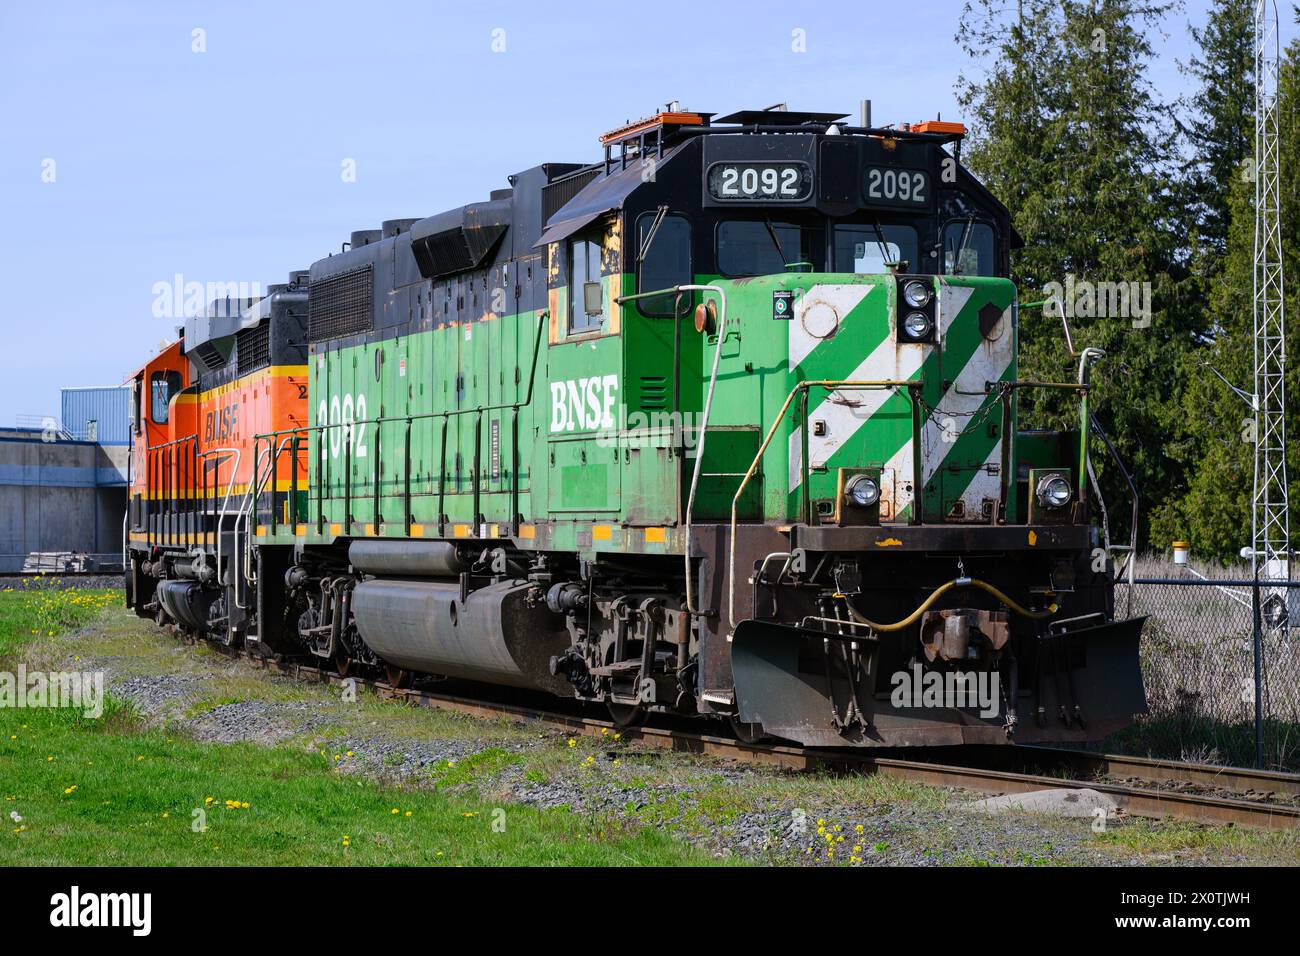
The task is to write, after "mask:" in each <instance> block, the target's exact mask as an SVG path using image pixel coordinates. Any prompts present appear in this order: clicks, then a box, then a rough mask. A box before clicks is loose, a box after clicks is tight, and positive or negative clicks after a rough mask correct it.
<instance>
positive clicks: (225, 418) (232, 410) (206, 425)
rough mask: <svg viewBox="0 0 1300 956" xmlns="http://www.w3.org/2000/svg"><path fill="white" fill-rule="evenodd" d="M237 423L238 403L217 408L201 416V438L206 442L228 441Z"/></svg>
mask: <svg viewBox="0 0 1300 956" xmlns="http://www.w3.org/2000/svg"><path fill="white" fill-rule="evenodd" d="M238 424H239V403H238V402H236V403H235V404H233V405H227V406H226V407H225V408H218V409H216V410H214V411H211V412H208V413H207V414H206V415H204V416H203V438H204V441H206V442H207V443H208V444H212V443H213V442H222V441H229V440H230V438H231V436H233V435H234V433H235V426H236V425H238Z"/></svg>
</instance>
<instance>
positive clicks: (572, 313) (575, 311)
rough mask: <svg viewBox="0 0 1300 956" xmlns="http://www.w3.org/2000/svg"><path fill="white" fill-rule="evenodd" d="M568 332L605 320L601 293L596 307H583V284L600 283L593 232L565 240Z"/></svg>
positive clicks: (596, 239) (596, 240) (597, 246)
mask: <svg viewBox="0 0 1300 956" xmlns="http://www.w3.org/2000/svg"><path fill="white" fill-rule="evenodd" d="M568 266H569V334H570V335H572V334H574V333H578V332H591V331H593V330H596V329H599V328H600V326H601V323H602V322H604V320H605V309H604V301H603V297H602V299H601V305H600V306H599V310H598V311H595V312H588V311H587V306H588V303H587V297H586V294H585V289H584V287H585V286H586V284H587V283H589V282H594V283H596V284H597V285H599V284H600V241H599V234H598V233H595V232H589V233H584V234H583V235H581V236H579V237H577V238H574V239H570V240H569V262H568Z"/></svg>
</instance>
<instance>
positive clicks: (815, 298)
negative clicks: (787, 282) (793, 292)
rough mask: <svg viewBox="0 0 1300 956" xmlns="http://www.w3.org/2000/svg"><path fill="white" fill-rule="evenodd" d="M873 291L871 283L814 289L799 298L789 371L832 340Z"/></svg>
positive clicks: (795, 312)
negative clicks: (845, 320)
mask: <svg viewBox="0 0 1300 956" xmlns="http://www.w3.org/2000/svg"><path fill="white" fill-rule="evenodd" d="M874 288H875V286H874V285H871V284H870V283H863V284H858V285H815V286H813V287H812V288H811V289H809V290H808V291H807V292H805V293H804V294H803V295H802V296H800V297H799V301H798V302H797V303H795V307H794V315H793V317H792V319H791V322H790V330H789V339H790V368H794V367H795V366H796V365H798V364H799V363H800V362H802V361H803V360H804V359H806V358H807V357H808V356H809V354H811V353H812V351H813V349H815V348H817V346H819V345H821V343H822V342H824V341H826V340H827V339H828V338H830V337H831V336H833V335H834V334H835V333H836V331H837V330H838V329H839V325H840V323H841V322H843V321H844V317H845V316H847V315H848V314H849V313H850V312H852V311H853V310H854V309H855V308H857V307H858V304H859V303H861V302H862V300H863V299H865V298H866V297H867V293H869V292H870V291H871V290H872V289H874Z"/></svg>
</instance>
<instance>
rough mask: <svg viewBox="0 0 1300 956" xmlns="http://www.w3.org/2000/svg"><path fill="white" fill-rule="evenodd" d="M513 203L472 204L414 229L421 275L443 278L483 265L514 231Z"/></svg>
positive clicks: (438, 216) (413, 241)
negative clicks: (512, 225)
mask: <svg viewBox="0 0 1300 956" xmlns="http://www.w3.org/2000/svg"><path fill="white" fill-rule="evenodd" d="M510 210H511V200H509V199H494V200H491V201H489V202H476V203H470V204H469V205H468V206H461V207H460V208H459V209H451V210H448V211H447V212H443V213H439V214H438V215H436V216H430V217H429V218H427V219H421V220H420V221H419V222H417V223H416V224H415V225H413V226H411V252H412V253H414V255H415V261H416V264H417V265H418V266H419V267H420V275H422V276H424V278H426V279H441V278H443V277H444V276H449V275H455V274H456V273H458V272H468V271H469V270H470V269H477V268H478V267H479V266H481V265H482V264H483V262H484V261H485V260H486V259H487V257H488V256H489V255H491V254H492V252H493V250H494V249H496V247H497V244H498V243H499V242H500V241H501V237H502V236H504V235H505V234H506V231H507V230H508V229H509V228H510Z"/></svg>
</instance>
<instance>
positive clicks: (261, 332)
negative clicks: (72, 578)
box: [126, 272, 307, 641]
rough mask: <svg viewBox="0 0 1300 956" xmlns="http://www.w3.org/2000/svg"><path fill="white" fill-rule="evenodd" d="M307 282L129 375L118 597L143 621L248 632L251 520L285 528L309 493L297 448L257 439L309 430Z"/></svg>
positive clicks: (235, 307)
mask: <svg viewBox="0 0 1300 956" xmlns="http://www.w3.org/2000/svg"><path fill="white" fill-rule="evenodd" d="M306 282H307V279H306V273H305V272H295V273H292V274H291V275H290V281H289V283H287V284H285V285H274V286H271V287H270V289H269V290H268V293H267V295H266V296H265V297H264V298H253V299H229V298H227V299H221V300H217V301H214V302H213V303H212V304H210V305H209V306H208V309H207V310H206V312H205V314H203V315H201V316H196V317H194V318H191V319H188V320H187V321H186V323H185V328H184V329H183V330H182V333H181V338H180V340H179V341H177V342H173V343H172V344H170V345H168V346H166V347H165V348H163V349H162V350H161V351H160V352H159V353H158V354H157V355H155V356H154V357H153V358H152V359H150V361H149V362H148V363H146V364H145V366H144V367H143V368H141V369H140V370H139V371H138V372H137V373H136V374H135V377H134V384H133V387H132V399H133V407H132V434H133V437H134V448H133V449H132V460H131V482H130V489H131V492H130V494H131V497H130V508H129V510H128V515H127V523H128V529H127V569H126V598H127V604H128V605H129V606H130V607H132V608H134V609H135V611H136V613H137V614H139V615H140V616H142V617H153V618H154V619H155V620H157V621H158V622H159V623H163V622H165V621H168V620H174V621H178V622H180V623H181V624H183V625H184V626H185V627H187V628H189V629H193V630H194V631H195V632H198V633H203V632H208V631H210V632H212V633H214V634H216V635H223V636H224V637H225V639H226V640H227V641H233V640H236V639H237V638H238V636H239V635H240V634H242V633H243V631H244V629H245V627H246V624H247V619H248V616H249V612H250V606H249V604H250V599H253V598H252V595H253V588H252V587H251V584H252V577H251V575H252V569H251V568H250V567H249V561H248V558H249V555H248V554H247V553H244V552H246V551H247V539H248V537H249V535H248V528H247V524H246V523H247V521H248V514H249V512H250V509H251V507H252V506H253V504H254V503H256V506H257V508H258V510H261V511H263V512H266V511H269V510H271V509H274V510H275V511H276V512H277V513H279V514H285V515H287V514H289V513H290V511H291V509H290V507H289V498H290V496H291V495H292V494H294V493H295V489H301V492H300V493H301V494H305V493H306V492H305V489H306V487H307V456H306V449H305V448H303V449H297V448H293V449H286V448H283V447H282V448H279V449H269V448H268V447H267V446H266V445H265V444H262V445H260V446H259V445H257V444H256V443H255V442H254V440H253V436H255V435H258V434H266V433H268V432H274V431H279V430H282V429H291V428H301V427H304V426H306V424H307V364H306V362H307V356H306V323H307V284H306ZM259 459H260V460H259ZM254 476H257V478H256V479H255V478H254ZM236 542H240V546H238V547H237V546H236ZM218 582H219V583H220V584H221V585H222V586H221V587H219V588H216V589H213V588H211V587H206V588H205V587H204V585H205V584H207V585H211V584H214V583H218ZM213 595H220V596H219V597H214V596H213Z"/></svg>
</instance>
